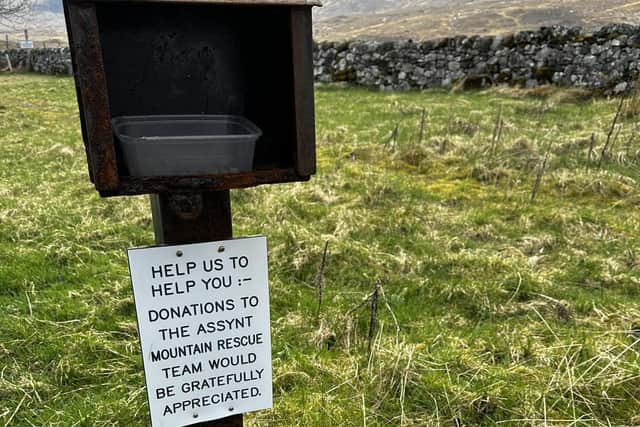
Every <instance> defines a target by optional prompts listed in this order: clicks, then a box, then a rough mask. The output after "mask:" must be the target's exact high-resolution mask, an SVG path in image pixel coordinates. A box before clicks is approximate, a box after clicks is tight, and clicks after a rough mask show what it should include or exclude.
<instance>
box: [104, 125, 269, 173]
mask: <svg viewBox="0 0 640 427" xmlns="http://www.w3.org/2000/svg"><path fill="white" fill-rule="evenodd" d="M112 124H113V130H114V132H115V134H116V136H117V138H118V140H119V141H120V147H121V149H122V154H123V156H124V161H125V163H126V165H127V168H128V170H129V175H131V176H178V175H209V174H218V173H233V172H248V171H251V170H252V168H253V155H254V152H255V143H256V141H257V140H258V138H260V136H262V131H261V130H260V129H258V127H257V126H256V125H254V124H253V123H251V122H250V121H249V120H247V119H245V118H244V117H239V116H224V115H193V116H123V117H115V118H113V120H112Z"/></svg>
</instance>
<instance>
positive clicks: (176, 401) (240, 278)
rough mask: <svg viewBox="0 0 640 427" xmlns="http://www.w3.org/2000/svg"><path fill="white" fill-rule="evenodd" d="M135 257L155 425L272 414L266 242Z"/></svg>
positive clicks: (151, 251) (142, 252)
mask: <svg viewBox="0 0 640 427" xmlns="http://www.w3.org/2000/svg"><path fill="white" fill-rule="evenodd" d="M128 252H129V269H130V271H131V281H132V284H133V293H134V297H135V303H136V312H137V315H138V330H139V333H140V342H141V346H142V355H143V362H144V372H145V377H146V380H147V393H148V396H149V407H150V410H151V424H152V425H153V426H154V427H178V426H186V425H189V424H195V423H199V422H204V421H211V420H215V419H219V418H224V417H228V416H230V415H234V414H241V413H244V412H250V411H256V410H260V409H267V408H271V407H272V406H273V395H272V381H271V376H272V372H271V334H270V318H269V287H268V280H269V278H268V265H267V239H266V238H265V237H253V238H247V239H238V240H230V241H224V242H212V243H201V244H194V245H179V246H164V247H152V248H143V249H130V250H129V251H128Z"/></svg>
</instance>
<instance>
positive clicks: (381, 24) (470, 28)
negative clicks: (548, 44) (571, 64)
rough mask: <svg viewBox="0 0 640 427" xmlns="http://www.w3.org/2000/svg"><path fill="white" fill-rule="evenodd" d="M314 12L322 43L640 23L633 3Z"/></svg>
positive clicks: (414, 3) (639, 5) (471, 3)
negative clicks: (542, 27) (556, 26)
mask: <svg viewBox="0 0 640 427" xmlns="http://www.w3.org/2000/svg"><path fill="white" fill-rule="evenodd" d="M324 3H325V6H324V7H323V8H321V9H318V10H317V11H316V15H315V16H316V25H315V35H316V38H317V39H319V40H343V39H353V38H413V39H432V38H438V37H445V36H451V35H456V34H499V33H505V32H513V31H517V30H523V29H534V28H538V27H541V26H549V25H560V24H561V25H580V26H584V27H594V26H598V25H603V24H606V23H610V22H624V23H632V24H637V23H640V1H635V0H633V1H630V0H607V1H606V2H602V1H596V0H541V1H535V2H534V1H513V0H448V1H447V0H368V1H360V0H326V1H325V2H324Z"/></svg>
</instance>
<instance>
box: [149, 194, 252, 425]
mask: <svg viewBox="0 0 640 427" xmlns="http://www.w3.org/2000/svg"><path fill="white" fill-rule="evenodd" d="M151 212H152V215H153V227H154V231H155V236H156V243H157V244H166V245H179V244H188V243H203V242H210V241H216V240H228V239H230V238H231V237H232V234H233V230H232V223H231V201H230V194H229V190H225V191H209V192H193V193H166V194H154V195H152V196H151ZM193 426H194V427H196V426H197V427H242V414H240V415H234V416H231V417H227V418H223V419H221V420H216V421H208V422H203V423H198V424H193Z"/></svg>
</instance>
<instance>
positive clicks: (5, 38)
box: [4, 34, 9, 50]
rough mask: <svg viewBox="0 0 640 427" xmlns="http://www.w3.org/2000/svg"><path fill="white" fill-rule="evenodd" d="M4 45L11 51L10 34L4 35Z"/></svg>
mask: <svg viewBox="0 0 640 427" xmlns="http://www.w3.org/2000/svg"><path fill="white" fill-rule="evenodd" d="M4 43H5V44H6V45H7V50H9V34H5V35H4Z"/></svg>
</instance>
